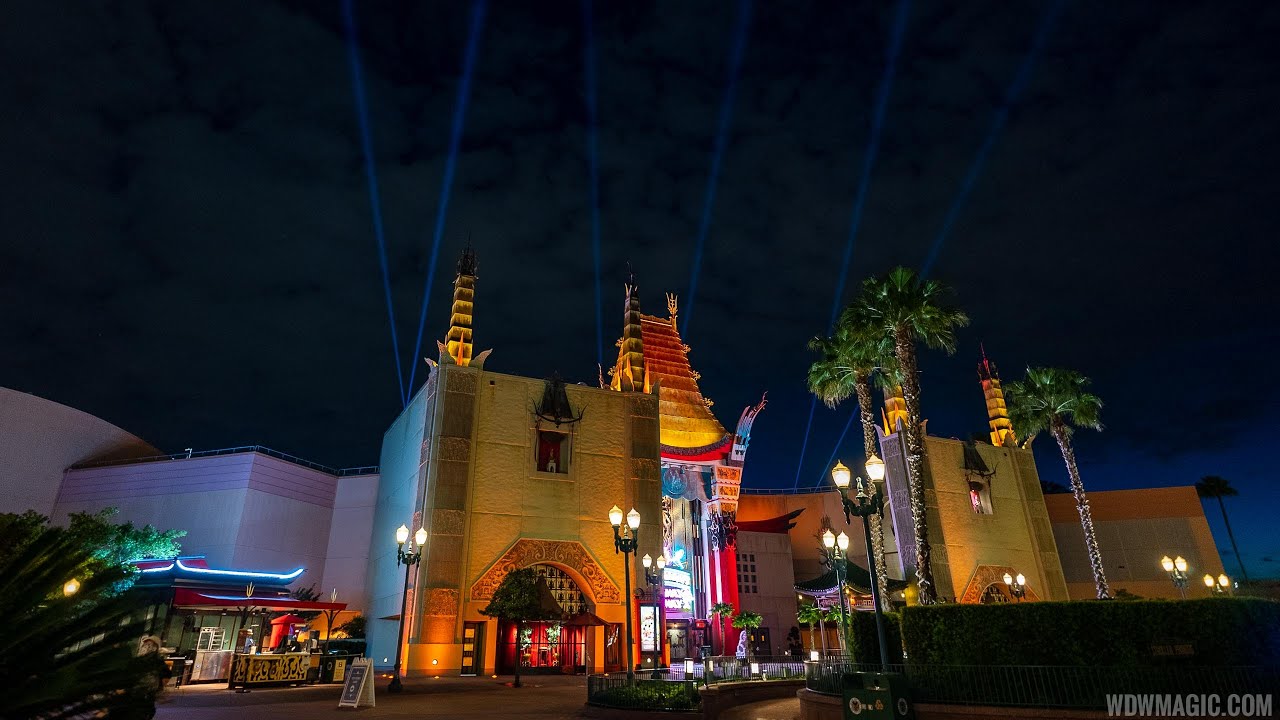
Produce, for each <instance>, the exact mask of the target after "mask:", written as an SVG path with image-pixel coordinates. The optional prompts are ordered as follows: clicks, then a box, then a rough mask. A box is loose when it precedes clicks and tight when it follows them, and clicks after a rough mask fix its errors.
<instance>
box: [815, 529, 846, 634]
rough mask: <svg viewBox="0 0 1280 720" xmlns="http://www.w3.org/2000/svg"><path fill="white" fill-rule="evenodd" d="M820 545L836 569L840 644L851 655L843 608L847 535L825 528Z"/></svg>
mask: <svg viewBox="0 0 1280 720" xmlns="http://www.w3.org/2000/svg"><path fill="white" fill-rule="evenodd" d="M822 546H823V547H825V548H826V549H827V552H829V553H831V566H832V567H834V568H835V570H836V588H837V592H839V593H840V645H841V646H842V647H843V648H844V652H845V654H846V655H849V656H852V655H853V651H852V649H851V648H850V647H849V617H848V615H847V614H846V612H845V609H844V564H845V551H846V550H848V549H849V536H848V535H846V534H845V533H844V531H841V532H840V535H839V536H837V535H836V534H835V533H833V532H831V528H827V530H826V532H824V533H822Z"/></svg>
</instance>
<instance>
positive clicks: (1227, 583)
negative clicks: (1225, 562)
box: [1204, 573, 1231, 595]
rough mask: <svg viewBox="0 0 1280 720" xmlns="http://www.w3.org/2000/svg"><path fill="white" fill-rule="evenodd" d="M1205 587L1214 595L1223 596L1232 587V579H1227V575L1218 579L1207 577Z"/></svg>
mask: <svg viewBox="0 0 1280 720" xmlns="http://www.w3.org/2000/svg"><path fill="white" fill-rule="evenodd" d="M1204 586H1205V587H1207V588H1209V589H1210V590H1212V591H1213V592H1214V594H1216V595H1222V594H1223V593H1225V592H1226V591H1227V588H1229V587H1231V578H1229V577H1227V574H1226V573H1222V574H1221V575H1219V576H1218V577H1216V578H1215V577H1214V576H1212V575H1205V576H1204Z"/></svg>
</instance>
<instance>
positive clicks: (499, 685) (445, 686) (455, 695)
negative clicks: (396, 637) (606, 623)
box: [156, 676, 587, 720]
mask: <svg viewBox="0 0 1280 720" xmlns="http://www.w3.org/2000/svg"><path fill="white" fill-rule="evenodd" d="M510 680H511V678H510V677H509V676H504V677H502V678H500V679H497V680H495V679H492V678H442V679H440V680H432V679H428V678H413V679H411V680H408V681H406V682H405V691H404V692H403V693H401V694H399V695H391V694H389V693H387V692H386V689H385V688H386V680H385V679H382V678H379V682H378V690H377V697H376V700H377V705H376V707H373V708H366V707H361V708H359V710H358V717H359V718H361V720H365V719H368V718H408V717H415V718H418V717H425V718H459V719H460V720H467V719H469V718H477V719H479V718H484V719H485V720H492V719H493V718H530V719H536V720H575V719H576V718H578V717H579V712H580V711H581V709H582V703H583V701H584V700H585V699H586V697H587V686H586V680H585V679H584V678H581V677H559V676H534V677H526V678H523V681H524V684H525V685H524V687H522V688H513V687H510V686H509V685H508V684H507V683H509V682H510ZM341 690H342V688H341V686H339V685H314V686H308V687H300V688H273V689H258V690H254V691H253V692H249V693H235V692H231V691H229V690H227V689H226V685H189V686H187V687H183V688H180V689H178V690H172V689H170V690H168V691H166V692H165V694H164V695H163V696H162V697H161V699H160V702H159V704H158V705H157V707H156V718H157V720H188V719H189V720H259V719H261V720H315V719H317V718H344V719H345V720H351V718H353V717H354V712H356V711H352V710H351V709H350V708H343V709H342V710H339V709H338V695H339V694H340V692H341Z"/></svg>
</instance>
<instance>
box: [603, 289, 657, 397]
mask: <svg viewBox="0 0 1280 720" xmlns="http://www.w3.org/2000/svg"><path fill="white" fill-rule="evenodd" d="M623 287H625V288H626V292H627V302H626V307H625V308H624V309H623V326H622V339H621V340H619V341H618V362H617V364H616V365H614V367H613V370H612V371H611V372H610V373H609V374H610V375H612V376H613V378H612V381H611V382H610V387H612V388H613V389H614V390H620V391H622V392H649V383H648V381H647V379H646V377H645V369H644V336H643V333H642V332H641V329H640V293H639V291H638V289H637V288H636V285H635V278H634V277H633V278H632V279H631V282H629V283H627V284H626V285H624V286H623Z"/></svg>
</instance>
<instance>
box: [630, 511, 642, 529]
mask: <svg viewBox="0 0 1280 720" xmlns="http://www.w3.org/2000/svg"><path fill="white" fill-rule="evenodd" d="M627 527H629V528H631V529H632V530H639V529H640V513H638V512H636V509H635V508H631V512H629V513H627Z"/></svg>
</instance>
